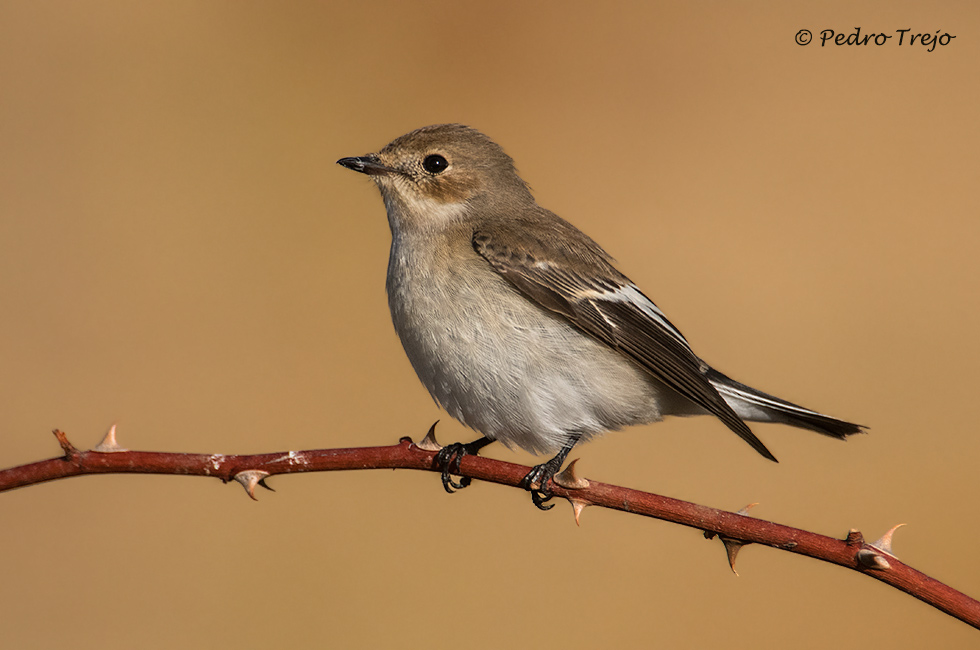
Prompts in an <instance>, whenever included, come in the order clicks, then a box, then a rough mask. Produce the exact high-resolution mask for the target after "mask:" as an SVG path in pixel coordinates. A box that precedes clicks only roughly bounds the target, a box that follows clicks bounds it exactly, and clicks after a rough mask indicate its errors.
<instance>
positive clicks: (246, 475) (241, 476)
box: [234, 469, 275, 501]
mask: <svg viewBox="0 0 980 650" xmlns="http://www.w3.org/2000/svg"><path fill="white" fill-rule="evenodd" d="M266 476H269V472H266V471H263V470H261V469H246V470H242V471H240V472H238V473H237V474H235V476H234V479H235V480H236V481H238V482H239V483H241V484H242V487H243V488H245V492H247V493H248V496H250V497H252V501H258V499H256V498H255V486H256V485H261V486H262V487H264V488H266V489H267V490H272V488H271V487H269V486H268V485H266V484H265V477H266ZM273 491H275V490H273Z"/></svg>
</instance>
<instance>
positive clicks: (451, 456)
mask: <svg viewBox="0 0 980 650" xmlns="http://www.w3.org/2000/svg"><path fill="white" fill-rule="evenodd" d="M491 442H493V441H492V440H490V439H489V438H480V439H479V440H474V441H473V442H467V443H462V442H454V443H452V444H451V445H446V446H445V447H443V448H442V449H440V450H439V453H438V454H436V466H437V467H439V468H441V469H442V487H444V488H445V489H446V492H448V493H449V494H452V493H453V492H455V491H456V490H462V489H463V488H464V487H467V486H468V485H469V484H470V483H471V482H472V479H471V478H470V477H469V476H460V477H459V482H456V481H454V480H453V474H455V475H457V476H459V465H460V463H462V462H463V456H466V455H467V454H470V455H472V456H476V455H478V454H479V452H480V450H481V449H483V448H484V447H486V446H487V445H488V444H490V443H491Z"/></svg>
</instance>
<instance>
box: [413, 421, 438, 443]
mask: <svg viewBox="0 0 980 650" xmlns="http://www.w3.org/2000/svg"><path fill="white" fill-rule="evenodd" d="M437 424H439V420H436V421H435V422H433V423H432V426H431V427H429V432H428V433H427V434H425V437H424V438H422V439H421V440H419V444H417V445H415V446H416V447H418V448H419V449H422V450H424V451H439V450H440V449H442V445H440V444H439V443H438V442H437V441H436V425H437Z"/></svg>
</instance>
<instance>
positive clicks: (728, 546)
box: [721, 537, 752, 575]
mask: <svg viewBox="0 0 980 650" xmlns="http://www.w3.org/2000/svg"><path fill="white" fill-rule="evenodd" d="M721 543H722V544H724V545H725V554H726V555H728V566H730V567H731V568H732V573H734V574H735V575H738V571H736V570H735V558H736V557H738V552H739V551H741V550H742V547H743V546H745V545H747V544H751V543H752V542H743V541H742V540H740V539H729V538H728V537H722V538H721Z"/></svg>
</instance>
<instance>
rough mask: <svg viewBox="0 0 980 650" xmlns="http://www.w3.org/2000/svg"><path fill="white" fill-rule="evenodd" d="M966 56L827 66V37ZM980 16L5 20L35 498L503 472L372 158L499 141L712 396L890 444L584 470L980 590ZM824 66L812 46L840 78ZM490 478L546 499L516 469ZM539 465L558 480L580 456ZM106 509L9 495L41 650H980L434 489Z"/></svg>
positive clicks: (11, 214) (679, 457)
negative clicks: (425, 297)
mask: <svg viewBox="0 0 980 650" xmlns="http://www.w3.org/2000/svg"><path fill="white" fill-rule="evenodd" d="M857 26H860V27H861V30H862V34H867V33H869V32H872V33H877V32H887V33H890V34H896V31H895V30H898V29H911V30H912V31H911V32H910V33H919V32H924V33H926V34H929V35H930V36H932V35H934V34H935V33H936V30H940V33H943V32H948V33H950V34H952V35H955V36H956V38H955V39H954V40H953V41H952V42H951V43H950V44H949V45H947V46H945V47H942V46H938V47H936V48H935V50H934V51H932V52H929V51H927V49H928V48H925V47H922V46H920V45H918V44H917V45H916V46H909V45H908V43H907V42H906V43H905V44H904V45H903V46H899V45H898V44H897V36H896V37H894V38H892V39H891V40H890V41H888V43H887V44H886V45H884V46H881V47H875V46H873V45H872V46H865V47H857V46H854V47H847V46H843V47H833V46H826V47H820V44H819V39H820V36H819V32H820V31H821V30H823V29H834V30H835V31H837V32H844V33H851V32H853V30H854V28H855V27H857ZM978 27H980V9H978V7H977V5H976V3H971V2H947V3H942V5H940V6H935V5H929V6H926V5H925V4H923V3H920V2H914V3H913V2H857V3H854V2H826V3H821V6H819V7H817V6H812V7H802V6H799V5H794V4H788V3H783V2H771V3H763V2H756V3H727V2H714V3H710V2H698V3H684V4H682V3H597V2H568V1H566V2H543V3H523V2H494V3H458V2H444V1H432V2H414V3H403V2H391V1H381V0H379V1H376V2H367V3H355V2H249V3H238V2H197V1H193V2H188V1H182V0H178V1H169V2H156V3H128V2H88V3H70V2H44V1H37V2H30V3H27V2H9V1H7V2H2V3H0V150H2V152H3V153H2V156H0V394H2V395H3V408H2V409H0V466H2V467H9V466H14V465H19V464H23V463H28V462H32V461H35V460H40V459H43V458H47V457H51V456H55V455H57V454H58V453H59V449H58V446H57V444H56V442H55V440H54V438H53V437H52V436H51V434H50V430H51V429H53V428H55V427H57V428H61V429H63V430H65V431H66V432H67V433H68V435H69V437H70V438H71V440H72V441H74V443H75V444H76V445H78V446H80V447H91V446H94V445H95V444H96V443H97V442H98V440H99V439H100V437H101V436H102V434H103V432H104V431H105V430H106V428H107V427H108V426H109V425H110V424H111V423H113V422H118V426H119V433H120V436H121V443H122V444H123V445H124V446H126V447H130V448H134V449H145V450H161V451H181V452H206V453H227V454H231V453H259V452H272V451H280V450H293V449H309V448H323V447H348V446H363V445H386V444H392V443H394V442H395V441H396V440H397V439H398V438H399V437H400V436H404V435H409V436H413V437H414V438H415V439H418V438H420V437H421V436H422V435H423V434H424V433H425V431H426V429H427V428H428V427H429V425H430V424H431V423H432V422H433V421H434V420H436V419H439V418H441V419H442V420H443V423H442V424H441V425H440V426H441V429H440V439H441V440H442V441H444V442H449V441H454V440H470V439H473V438H474V437H475V435H474V434H473V432H471V431H468V430H466V429H464V428H463V427H462V426H460V425H459V424H457V423H455V422H452V421H450V420H449V418H448V417H447V416H446V415H445V414H444V413H442V412H440V411H439V409H438V408H437V407H436V406H435V405H434V404H433V403H432V401H431V400H430V398H429V397H428V395H427V393H426V392H425V390H424V389H423V388H422V386H421V385H420V384H419V382H418V381H417V379H416V378H415V376H414V373H413V371H412V369H411V367H410V366H409V364H408V362H407V360H406V359H405V357H404V354H403V352H402V350H401V347H400V345H399V342H398V340H397V339H396V337H395V334H394V331H393V329H392V327H391V323H390V320H389V316H388V308H387V302H386V298H385V293H384V277H385V266H386V261H387V248H388V244H389V232H388V226H387V223H386V220H385V215H384V208H383V206H382V203H381V201H380V199H379V196H378V193H377V191H376V190H375V188H374V187H373V185H372V183H371V182H370V181H369V180H368V179H367V178H365V177H363V176H359V175H357V174H353V173H351V172H350V171H347V170H345V169H342V168H340V167H338V166H336V165H335V164H334V162H335V161H336V160H337V159H338V158H340V157H342V156H349V155H358V154H363V153H366V152H369V151H375V150H377V149H378V148H380V147H381V146H383V145H384V144H386V143H387V142H388V141H390V140H391V139H393V138H394V137H396V136H398V135H401V134H402V133H405V132H407V131H409V130H411V129H414V128H416V127H419V126H422V125H425V124H431V123H437V122H446V121H453V122H463V123H466V124H470V125H472V126H475V127H477V128H479V129H481V130H483V131H484V132H486V133H487V134H489V135H490V136H491V137H493V138H494V139H495V140H497V141H498V142H499V143H501V144H502V145H503V146H504V148H505V149H506V150H507V151H508V152H509V153H510V154H511V155H512V156H513V157H514V158H515V160H516V161H517V165H518V167H519V169H520V171H521V173H522V175H523V176H524V178H525V179H526V180H527V181H528V182H529V183H530V184H531V186H532V188H533V189H534V192H535V195H536V197H537V198H538V200H539V202H540V203H541V204H542V205H544V206H546V207H548V208H550V209H552V210H554V211H555V212H557V213H558V214H560V215H562V216H563V217H565V218H567V219H569V220H570V221H572V222H573V223H575V224H576V225H578V226H579V227H581V228H582V229H583V230H585V231H586V232H587V233H589V234H590V235H592V236H593V237H594V238H596V239H597V240H598V241H599V242H600V243H602V245H603V246H604V247H605V248H606V249H607V250H609V252H610V253H612V254H613V255H614V256H615V257H616V258H617V259H618V260H619V261H620V267H621V269H622V270H623V271H624V272H625V273H627V274H628V275H629V276H631V277H632V278H633V279H634V280H635V281H636V282H637V283H638V284H639V285H640V286H641V287H642V288H643V290H644V291H645V292H646V293H647V294H648V295H650V296H651V297H652V298H653V299H654V300H655V301H656V302H657V303H658V305H659V306H660V307H661V308H662V309H663V310H664V311H665V312H666V313H667V314H668V316H669V317H670V319H671V320H672V321H673V322H674V323H675V324H676V325H677V326H678V327H679V328H680V329H681V331H683V332H684V333H685V335H686V336H687V337H688V339H689V340H690V341H691V343H692V345H693V346H694V348H695V349H696V350H697V351H698V352H699V353H700V354H701V355H702V356H703V357H704V358H705V359H706V360H707V361H708V362H709V363H711V364H713V365H715V366H716V367H718V368H719V369H720V370H721V371H723V372H725V373H728V374H730V375H732V376H733V377H735V378H736V379H739V380H741V381H744V382H746V383H749V384H751V385H753V386H757V387H759V388H761V389H763V390H766V391H769V392H772V393H775V394H777V395H779V396H781V397H784V398H786V399H790V400H793V401H797V402H800V403H802V404H804V405H806V406H809V407H812V408H815V409H819V410H821V411H824V412H827V413H829V414H832V415H836V416H839V417H842V418H846V419H849V420H854V421H858V422H861V423H864V424H867V425H869V426H870V427H871V429H870V434H869V435H867V436H861V437H857V438H852V439H851V440H850V441H848V442H847V443H840V442H836V441H834V440H830V439H826V438H822V437H820V436H817V435H814V434H811V433H807V432H802V431H798V430H795V429H790V428H786V427H779V426H771V425H756V426H754V430H755V431H756V433H757V434H758V435H759V436H760V437H761V438H762V439H763V440H764V441H765V443H766V444H767V445H768V446H769V447H770V449H772V450H773V452H774V453H775V454H776V456H778V457H779V459H780V461H781V462H780V463H779V464H778V465H777V464H774V463H770V462H768V461H765V460H764V459H762V458H761V457H760V456H758V455H757V454H756V453H755V452H754V451H752V449H750V448H749V446H748V445H746V444H745V443H743V442H742V441H740V440H739V439H738V438H736V437H735V436H734V435H732V434H731V433H730V432H729V431H728V430H727V429H726V428H725V427H724V426H723V425H722V424H721V423H720V422H718V421H717V420H715V419H711V418H694V419H688V420H680V419H671V420H669V421H667V422H665V423H662V424H658V425H653V426H649V427H638V428H633V429H630V430H628V431H624V432H619V433H615V434H610V435H608V436H606V437H604V438H602V439H600V440H599V441H597V442H594V443H592V444H589V445H587V446H583V447H581V448H579V449H577V450H576V451H575V453H574V454H573V456H576V457H581V458H582V461H581V462H580V464H579V467H580V468H581V469H582V472H583V474H584V475H586V476H589V477H592V478H594V479H597V480H602V481H607V482H611V483H616V484H620V485H626V486H630V487H634V488H638V489H643V490H647V491H651V492H657V493H661V494H666V495H670V496H674V497H678V498H682V499H686V500H690V501H694V502H697V503H702V504H706V505H710V506H715V507H719V508H725V509H731V510H735V509H738V508H741V507H742V506H744V505H745V504H747V503H752V502H760V505H759V506H758V507H757V508H755V510H753V514H754V515H755V516H758V517H760V518H764V519H770V520H773V521H777V522H780V523H784V524H788V525H792V526H797V527H801V528H805V529H808V530H813V531H815V532H819V533H823V534H827V535H832V536H835V537H843V536H844V535H845V534H846V533H847V530H848V529H849V528H852V527H853V528H858V529H860V530H861V531H863V532H864V534H865V536H866V537H867V538H868V539H869V540H873V539H876V538H877V537H878V536H880V535H881V534H882V533H883V532H885V530H887V529H888V528H890V527H891V526H892V525H894V524H897V523H902V522H905V523H907V524H908V526H906V527H905V528H902V529H900V530H899V531H898V533H897V534H896V537H895V546H894V550H895V553H896V554H897V555H898V556H899V557H900V558H901V559H902V560H903V561H906V562H908V563H909V564H911V565H912V566H914V567H916V568H918V569H920V570H922V571H924V572H926V573H928V574H929V575H931V576H933V577H935V578H937V579H939V580H942V581H944V582H947V583H948V584H950V585H951V586H953V587H955V588H958V589H960V590H962V591H965V592H967V593H969V594H971V595H972V596H974V597H977V596H980V560H978V558H977V556H976V554H975V553H973V552H972V551H971V550H970V549H972V548H973V547H975V546H976V539H977V536H978V535H980V519H978V517H977V510H976V503H977V498H978V496H980V494H978V493H980V488H978V485H980V483H978V481H977V476H976V472H977V469H976V468H977V461H978V457H980V436H978V435H977V432H976V429H977V424H976V400H977V392H978V388H980V385H978V379H977V376H978V375H977V366H978V364H980V340H978V336H977V333H978V331H980V304H978V286H980V282H978V280H980V259H978V245H980V214H978V207H980V206H978V203H980V201H978V194H977V178H978V171H980V164H978V153H977V152H978V147H980V132H978V121H977V106H978V104H980V85H978V84H977V62H978V61H980V51H978V39H980V31H978ZM801 29H809V30H811V31H812V32H813V35H814V38H813V41H812V42H811V43H810V44H809V45H806V46H800V45H798V44H797V43H796V42H795V40H794V39H795V36H796V34H797V32H798V31H799V30H801ZM487 453H488V454H489V455H491V456H494V457H497V458H502V459H506V460H510V461H515V462H522V463H533V462H535V460H536V459H535V458H533V457H531V456H529V455H526V454H521V453H517V452H509V451H507V450H506V449H503V448H493V447H491V448H489V449H488V450H487ZM538 462H540V461H538ZM270 484H271V485H272V486H273V487H274V488H276V490H277V491H276V492H275V493H272V492H264V491H263V492H262V493H261V494H259V498H260V500H259V501H258V502H257V503H256V502H252V501H250V500H249V499H248V498H247V497H246V496H245V494H244V493H243V491H242V490H241V488H240V487H239V486H237V485H223V484H221V483H220V482H219V481H216V480H204V479H201V478H180V477H157V476H135V475H134V476H98V477H81V478H74V479H70V480H64V481H58V482H53V483H48V484H44V485H38V486H33V487H29V488H26V489H21V490H17V491H14V492H9V493H5V494H3V495H0V526H2V529H3V536H2V538H3V541H2V542H0V566H2V570H0V574H2V575H3V580H2V582H0V629H2V630H3V632H2V636H3V639H4V645H5V646H6V647H9V648H51V647H73V648H95V647H99V648H132V647H140V648H173V647H182V648H212V647H218V646H228V645H229V644H233V645H234V646H235V647H240V648H259V647H267V646H270V645H276V646H284V647H298V648H306V647H343V648H378V647H395V646H397V647H420V646H422V645H425V646H426V647H433V648H441V647H447V648H448V647H458V646H460V645H466V646H468V647H475V648H499V647H528V648H531V647H541V648H544V647H557V646H563V647H567V648H580V647H581V648H597V647H625V648H629V647H651V646H653V647H667V648H705V647H725V648H730V649H740V648H774V647H782V646H793V647H802V648H815V647H837V648H856V647H889V648H919V647H924V646H926V645H928V647H942V648H964V647H976V644H977V633H976V631H974V630H971V629H970V628H968V627H967V626H966V625H964V624H963V623H960V622H958V621H956V620H953V619H951V618H949V617H947V616H945V615H943V614H941V613H940V612H938V611H937V610H934V609H932V608H930V607H928V606H927V605H925V604H923V603H921V602H919V601H917V600H915V599H913V598H911V597H909V596H907V595H905V594H902V593H899V592H898V591H895V590H893V589H891V588H889V587H887V586H885V585H883V584H881V583H878V582H877V581H875V580H872V579H869V578H867V577H864V576H861V575H858V574H856V573H852V572H848V571H845V570H842V569H840V568H837V567H832V566H830V565H824V564H822V563H819V562H816V561H813V560H810V559H806V558H802V557H798V556H794V555H791V554H788V553H782V552H778V551H775V550H770V549H766V548H762V547H756V546H752V547H748V548H746V549H744V550H743V551H742V553H741V556H740V558H739V566H738V569H739V572H740V574H741V575H740V576H739V577H735V576H734V575H732V573H731V571H730V570H729V568H728V566H727V564H726V562H725V554H724V551H723V549H722V545H721V544H720V543H719V542H718V541H717V540H713V541H710V542H709V541H705V540H704V539H703V538H702V536H701V535H700V534H699V533H698V532H697V531H694V530H690V529H685V528H681V527H679V526H675V525H671V524H666V523H662V522H658V521H653V520H645V519H641V518H639V517H630V516H626V515H623V514H620V513H614V512H607V511H600V510H598V509H590V510H587V511H586V512H585V513H584V514H583V516H582V525H581V527H576V526H575V523H574V521H573V519H572V516H571V509H570V508H569V507H568V505H567V504H565V503H559V504H558V507H556V508H555V509H554V510H552V511H550V512H548V513H541V512H539V511H537V510H536V509H534V508H533V507H532V506H531V503H530V499H529V498H528V497H527V495H526V494H524V493H521V492H518V491H516V490H511V489H505V488H502V487H498V486H493V485H488V484H480V483H477V484H474V485H473V486H472V487H471V488H470V489H468V490H466V491H465V492H463V493H461V494H457V495H453V496H449V495H447V494H445V493H444V492H443V491H442V488H441V486H440V485H439V479H438V478H437V476H436V475H434V474H429V473H423V472H409V471H400V472H380V471H378V472H349V473H325V474H314V475H305V476H288V477H274V478H273V479H272V480H271V481H270Z"/></svg>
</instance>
